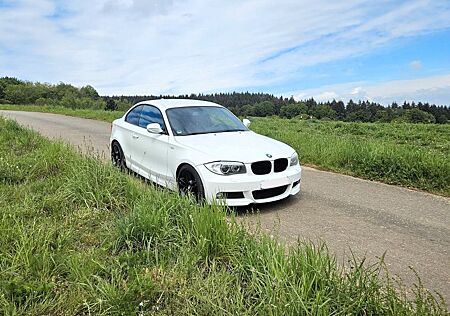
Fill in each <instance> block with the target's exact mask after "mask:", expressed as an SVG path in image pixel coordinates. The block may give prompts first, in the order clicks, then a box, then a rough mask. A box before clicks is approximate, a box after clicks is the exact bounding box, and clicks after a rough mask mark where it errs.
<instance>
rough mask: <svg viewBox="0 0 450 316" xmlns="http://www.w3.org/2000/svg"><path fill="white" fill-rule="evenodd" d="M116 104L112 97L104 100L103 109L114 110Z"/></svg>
mask: <svg viewBox="0 0 450 316" xmlns="http://www.w3.org/2000/svg"><path fill="white" fill-rule="evenodd" d="M116 110H117V104H116V102H115V101H114V100H113V99H108V100H106V105H105V111H116Z"/></svg>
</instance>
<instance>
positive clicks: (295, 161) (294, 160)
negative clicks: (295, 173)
mask: <svg viewBox="0 0 450 316" xmlns="http://www.w3.org/2000/svg"><path fill="white" fill-rule="evenodd" d="M295 165H298V155H297V153H294V154H293V155H292V156H291V163H290V164H289V166H295Z"/></svg>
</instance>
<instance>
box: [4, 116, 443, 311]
mask: <svg viewBox="0 0 450 316" xmlns="http://www.w3.org/2000/svg"><path fill="white" fill-rule="evenodd" d="M0 210H1V213H0V216H1V221H0V271H2V273H1V274H0V314H2V315H3V314H4V315H25V314H27V315H29V314H31V315H74V314H78V315H80V314H95V315H117V314H121V315H136V314H139V315H150V314H158V315H169V314H170V315H173V314H176V315H191V314H196V315H211V314H218V315H225V314H233V315H235V314H241V315H257V314H259V315H447V314H448V311H447V309H446V305H445V302H443V301H442V300H441V299H439V298H438V299H436V297H435V296H433V295H431V294H430V293H429V292H428V291H427V290H425V289H424V288H422V286H421V285H420V282H418V284H417V286H416V287H414V288H412V289H409V291H410V292H412V293H413V294H412V295H411V296H408V298H406V294H405V293H406V290H396V288H398V286H396V285H395V284H393V283H392V281H391V280H390V279H389V278H386V279H385V278H381V277H380V272H381V270H382V269H383V266H382V264H381V263H380V264H379V265H374V266H365V265H363V264H362V263H360V262H356V260H355V262H354V263H353V265H352V267H350V268H345V269H344V268H341V267H340V265H338V264H337V263H336V259H335V258H334V257H333V256H331V255H330V254H329V253H328V251H327V249H326V247H325V246H324V245H319V246H314V245H312V244H309V243H298V244H297V245H295V246H292V247H290V248H287V247H285V246H284V245H283V244H280V243H278V242H277V241H276V240H273V239H271V238H269V237H267V236H265V235H263V234H261V233H258V232H256V233H253V234H249V233H247V232H246V230H245V229H244V228H243V227H242V226H240V225H239V224H237V223H236V221H235V220H234V218H233V216H232V215H228V216H227V213H226V210H225V209H224V208H223V207H220V206H205V205H198V204H195V203H192V202H191V201H190V200H189V199H187V198H182V197H179V196H178V195H177V194H176V193H173V192H169V191H166V190H161V189H158V188H155V187H153V186H151V185H149V184H146V183H144V182H141V181H139V180H138V179H136V178H134V177H132V176H128V175H126V174H124V173H120V172H119V171H118V170H116V169H114V168H113V167H112V166H111V165H110V164H105V163H102V162H101V161H99V160H97V159H95V158H92V157H84V156H81V155H79V154H77V153H75V152H74V151H73V150H72V149H71V148H69V147H67V146H66V145H64V144H62V143H52V142H50V141H48V140H46V139H43V138H42V137H40V136H39V135H38V134H37V133H35V132H32V131H30V130H27V129H23V128H21V127H19V126H18V125H17V124H16V123H14V122H13V121H6V120H3V119H0ZM400 288H401V287H400Z"/></svg>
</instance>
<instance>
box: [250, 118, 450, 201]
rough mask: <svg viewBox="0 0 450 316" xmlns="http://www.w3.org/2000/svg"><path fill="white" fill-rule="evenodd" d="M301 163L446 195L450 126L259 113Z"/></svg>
mask: <svg viewBox="0 0 450 316" xmlns="http://www.w3.org/2000/svg"><path fill="white" fill-rule="evenodd" d="M251 128H252V130H254V131H255V132H258V133H261V134H263V135H267V136H270V137H273V138H275V139H278V140H281V141H283V142H285V143H287V144H289V145H291V146H292V147H294V148H295V149H296V150H297V151H298V153H299V156H300V160H301V162H302V163H304V164H310V165H315V166H318V167H320V168H321V169H325V170H332V171H336V172H340V173H346V174H350V175H353V176H357V177H361V178H365V179H371V180H378V181H382V182H385V183H391V184H397V185H402V186H407V187H412V188H418V189H422V190H426V191H430V192H434V193H438V194H442V195H445V196H450V125H448V124H447V125H437V124H392V123H345V122H324V121H316V120H307V121H306V120H298V119H290V120H289V119H280V118H259V119H257V120H255V121H254V124H253V125H252V126H251Z"/></svg>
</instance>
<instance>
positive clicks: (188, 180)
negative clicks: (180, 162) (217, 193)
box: [177, 165, 205, 202]
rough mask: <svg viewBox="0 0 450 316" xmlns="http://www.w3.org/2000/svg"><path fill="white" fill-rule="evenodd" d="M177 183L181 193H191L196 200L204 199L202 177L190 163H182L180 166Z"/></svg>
mask: <svg viewBox="0 0 450 316" xmlns="http://www.w3.org/2000/svg"><path fill="white" fill-rule="evenodd" d="M177 184H178V190H179V191H180V194H181V195H191V196H193V197H194V198H195V200H196V201H197V202H202V201H203V200H204V199H205V190H204V188H203V182H202V179H201V178H200V176H199V174H198V172H197V171H196V170H195V169H194V168H193V167H191V166H190V165H184V166H182V167H181V168H180V170H179V171H178V176H177Z"/></svg>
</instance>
